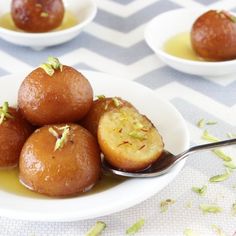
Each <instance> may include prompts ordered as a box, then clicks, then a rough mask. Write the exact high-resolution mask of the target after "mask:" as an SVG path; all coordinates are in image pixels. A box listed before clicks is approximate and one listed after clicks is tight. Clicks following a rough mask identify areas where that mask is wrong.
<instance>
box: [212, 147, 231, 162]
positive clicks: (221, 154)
mask: <svg viewBox="0 0 236 236" xmlns="http://www.w3.org/2000/svg"><path fill="white" fill-rule="evenodd" d="M212 152H213V153H215V154H216V155H217V156H218V157H219V158H221V159H222V160H223V161H226V162H229V161H232V158H231V157H230V156H228V155H226V154H225V153H224V152H223V151H222V150H221V149H214V150H212Z"/></svg>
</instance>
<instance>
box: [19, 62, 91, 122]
mask: <svg viewBox="0 0 236 236" xmlns="http://www.w3.org/2000/svg"><path fill="white" fill-rule="evenodd" d="M50 63H51V64H50ZM54 63H55V64H54ZM57 63H58V64H57ZM92 103H93V89H92V87H91V85H90V82H89V81H88V80H87V79H86V78H85V76H83V75H82V74H81V73H80V72H78V71H77V70H75V69H74V68H72V67H70V66H65V65H63V66H62V65H61V64H60V63H59V61H58V60H57V59H56V58H51V60H50V59H49V61H48V62H47V63H46V64H43V65H42V68H41V67H40V68H37V69H35V70H33V71H32V72H31V73H30V74H29V75H28V76H27V77H26V78H25V80H24V81H23V82H22V84H21V86H20V89H19V92H18V104H19V108H20V111H21V112H22V114H23V116H24V117H25V118H26V119H27V120H28V121H29V122H30V123H32V124H34V125H39V126H40V125H47V124H54V123H64V122H75V121H78V120H80V119H81V118H82V117H84V116H85V115H86V114H87V112H88V111H89V109H90V107H91V105H92Z"/></svg>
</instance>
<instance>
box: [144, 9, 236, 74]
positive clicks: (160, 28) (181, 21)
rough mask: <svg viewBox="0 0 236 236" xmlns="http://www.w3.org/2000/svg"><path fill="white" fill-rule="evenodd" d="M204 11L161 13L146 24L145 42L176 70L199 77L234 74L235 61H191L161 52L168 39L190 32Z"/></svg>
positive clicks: (235, 68)
mask: <svg viewBox="0 0 236 236" xmlns="http://www.w3.org/2000/svg"><path fill="white" fill-rule="evenodd" d="M206 11H207V10H206V9H203V10H200V9H177V10H171V11H167V12H165V13H162V14H160V15H158V16H157V17H155V18H154V19H153V20H151V21H150V22H149V23H148V24H147V27H146V30H145V40H146V42H147V44H148V45H149V47H150V48H151V49H152V50H153V51H154V52H155V53H156V54H157V56H158V57H159V58H160V59H161V60H162V61H163V62H165V63H166V64H167V65H169V66H171V67H173V68H174V69H176V70H179V71H182V72H185V73H189V74H195V75H200V76H221V75H227V74H232V73H235V72H236V60H231V61H222V62H207V61H192V60H187V59H182V58H179V57H175V56H172V55H170V54H168V53H167V52H165V51H164V50H163V46H164V44H165V42H166V41H167V40H168V39H169V38H171V37H173V36H175V35H177V34H178V33H182V32H190V31H191V28H192V25H193V23H194V21H195V20H196V19H197V18H198V17H199V16H200V15H201V14H202V13H203V12H206Z"/></svg>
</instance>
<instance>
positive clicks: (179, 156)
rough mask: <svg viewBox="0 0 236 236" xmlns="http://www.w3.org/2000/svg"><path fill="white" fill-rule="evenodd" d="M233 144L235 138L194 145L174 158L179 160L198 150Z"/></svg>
mask: <svg viewBox="0 0 236 236" xmlns="http://www.w3.org/2000/svg"><path fill="white" fill-rule="evenodd" d="M234 144H236V138H233V139H228V140H224V141H219V142H214V143H207V144H202V145H198V146H194V147H191V148H189V149H188V150H187V151H185V152H183V153H180V154H179V155H177V158H176V159H178V161H180V160H182V159H184V158H185V157H187V156H188V155H189V154H192V153H195V152H198V151H203V150H209V149H213V148H218V147H225V146H230V145H234Z"/></svg>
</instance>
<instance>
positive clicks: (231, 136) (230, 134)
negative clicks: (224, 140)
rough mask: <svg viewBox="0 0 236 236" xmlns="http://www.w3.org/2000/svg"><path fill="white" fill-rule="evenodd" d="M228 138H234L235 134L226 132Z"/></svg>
mask: <svg viewBox="0 0 236 236" xmlns="http://www.w3.org/2000/svg"><path fill="white" fill-rule="evenodd" d="M227 136H228V138H236V134H232V133H227Z"/></svg>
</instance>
